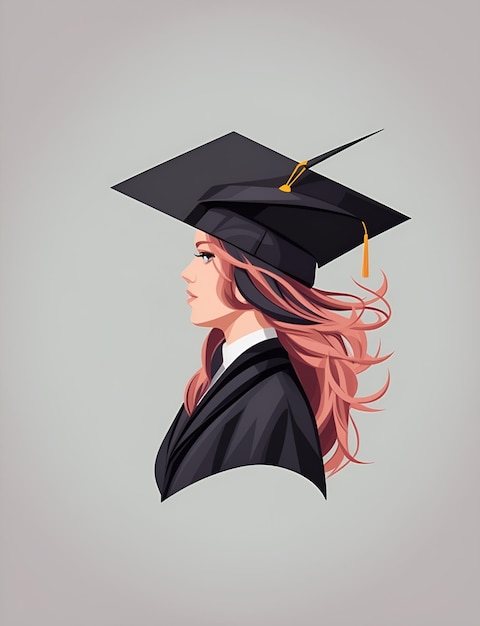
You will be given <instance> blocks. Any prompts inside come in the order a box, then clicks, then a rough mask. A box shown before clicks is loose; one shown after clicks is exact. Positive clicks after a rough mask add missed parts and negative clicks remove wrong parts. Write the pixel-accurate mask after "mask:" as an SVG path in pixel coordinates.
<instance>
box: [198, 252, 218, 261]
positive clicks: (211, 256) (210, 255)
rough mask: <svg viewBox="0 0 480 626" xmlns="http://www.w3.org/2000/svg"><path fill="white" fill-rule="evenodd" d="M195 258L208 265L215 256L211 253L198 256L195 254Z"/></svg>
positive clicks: (202, 253)
mask: <svg viewBox="0 0 480 626" xmlns="http://www.w3.org/2000/svg"><path fill="white" fill-rule="evenodd" d="M195 256H198V257H201V258H202V259H203V262H204V263H208V262H209V261H211V260H212V259H213V258H214V257H215V255H214V254H212V253H211V252H199V253H198V254H195Z"/></svg>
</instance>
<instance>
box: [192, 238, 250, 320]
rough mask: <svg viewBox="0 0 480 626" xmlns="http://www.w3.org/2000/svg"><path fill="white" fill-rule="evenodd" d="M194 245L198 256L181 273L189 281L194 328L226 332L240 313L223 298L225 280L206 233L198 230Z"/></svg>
mask: <svg viewBox="0 0 480 626" xmlns="http://www.w3.org/2000/svg"><path fill="white" fill-rule="evenodd" d="M194 243H195V248H196V252H195V257H194V259H193V260H192V262H191V263H190V264H189V265H188V266H187V267H186V268H185V269H184V270H183V272H182V274H181V276H182V278H183V279H184V280H185V281H186V282H187V294H188V300H187V302H188V304H189V305H190V307H191V309H192V313H191V316H190V320H191V322H192V324H195V326H206V327H208V328H221V329H224V328H225V327H226V326H228V325H229V324H231V323H232V321H234V319H235V318H236V317H237V316H238V315H239V314H240V313H241V311H239V310H236V309H232V308H230V307H228V306H227V305H226V304H225V303H224V302H223V300H222V299H221V295H222V291H223V284H224V278H223V277H222V276H221V275H220V273H219V271H218V269H217V264H216V263H214V262H213V259H214V258H215V256H214V254H213V251H212V247H211V245H210V244H209V243H208V242H207V236H206V234H205V233H204V232H202V231H196V233H195V242H194Z"/></svg>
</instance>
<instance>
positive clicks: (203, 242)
mask: <svg viewBox="0 0 480 626" xmlns="http://www.w3.org/2000/svg"><path fill="white" fill-rule="evenodd" d="M203 244H207V246H208V245H209V244H208V241H197V243H196V244H195V248H198V246H201V245H203Z"/></svg>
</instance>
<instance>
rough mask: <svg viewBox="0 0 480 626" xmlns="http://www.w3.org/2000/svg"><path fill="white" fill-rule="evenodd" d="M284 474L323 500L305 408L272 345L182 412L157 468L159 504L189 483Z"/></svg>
mask: <svg viewBox="0 0 480 626" xmlns="http://www.w3.org/2000/svg"><path fill="white" fill-rule="evenodd" d="M257 464H262V465H274V466H277V467H284V468H287V469H289V470H292V471H294V472H297V473H298V474H301V475H302V476H305V478H308V479H309V480H310V481H312V482H313V483H314V484H315V485H316V486H317V487H318V488H319V489H320V491H322V493H323V494H324V495H325V496H326V488H325V473H324V469H323V460H322V454H321V451H320V443H319V439H318V433H317V428H316V425H315V420H314V417H313V413H312V410H311V407H310V405H309V403H308V400H307V398H306V396H305V392H304V391H303V389H302V387H301V385H300V382H299V380H298V378H297V376H296V374H295V371H294V369H293V366H292V364H291V362H290V360H289V358H288V354H287V352H286V351H285V349H284V348H283V347H282V345H281V343H280V342H279V341H278V339H268V340H266V341H262V342H261V343H258V344H256V345H254V346H252V347H251V348H249V349H248V350H246V351H245V352H244V353H242V354H241V355H240V356H239V357H238V358H237V359H236V360H235V361H234V362H233V363H232V365H230V367H228V368H227V369H226V371H225V372H224V373H223V374H222V376H221V377H220V378H219V379H218V380H217V382H216V383H215V384H214V385H213V386H212V387H211V388H210V389H209V390H208V391H207V393H206V394H205V395H204V397H203V398H202V399H201V400H200V402H199V403H198V404H197V406H196V407H195V409H194V411H193V413H192V415H190V416H189V415H188V413H187V412H186V411H185V408H184V407H183V406H182V407H181V408H180V411H179V412H178V414H177V416H176V418H175V420H174V422H173V424H172V425H171V426H170V429H169V430H168V432H167V434H166V436H165V439H164V440H163V443H162V445H161V446H160V450H159V452H158V455H157V459H156V462H155V479H156V481H157V485H158V488H159V490H160V493H161V496H162V500H165V499H166V498H168V497H169V496H171V495H172V494H174V493H176V492H177V491H180V489H183V488H184V487H187V486H188V485H191V484H192V483H195V482H197V481H198V480H201V479H202V478H206V477H207V476H211V475H212V474H217V473H218V472H223V471H225V470H227V469H232V468H234V467H242V466H244V465H257Z"/></svg>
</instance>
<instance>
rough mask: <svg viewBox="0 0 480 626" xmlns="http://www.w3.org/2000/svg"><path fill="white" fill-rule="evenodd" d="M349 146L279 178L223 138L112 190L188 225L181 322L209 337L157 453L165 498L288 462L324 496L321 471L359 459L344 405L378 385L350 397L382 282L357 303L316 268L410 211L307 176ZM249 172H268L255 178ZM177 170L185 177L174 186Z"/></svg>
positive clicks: (260, 159) (279, 166) (271, 161)
mask: <svg viewBox="0 0 480 626" xmlns="http://www.w3.org/2000/svg"><path fill="white" fill-rule="evenodd" d="M357 141H360V140H357ZM353 143H356V142H351V144H346V145H345V146H342V147H341V148H337V149H336V150H334V151H330V152H328V153H326V154H324V155H321V156H320V157H317V158H316V159H313V160H311V161H308V162H301V163H299V164H297V165H296V166H295V168H294V169H293V171H292V172H291V174H290V176H289V177H288V179H286V175H285V174H283V175H280V176H279V177H277V176H275V174H279V172H281V171H282V170H283V171H284V172H287V169H286V168H287V167H288V169H289V170H290V171H291V161H290V160H289V159H286V158H285V157H282V156H281V155H278V154H277V153H273V152H272V151H269V150H268V149H266V148H264V147H263V146H260V145H259V144H256V143H255V142H252V141H251V140H249V139H246V138H245V137H242V136H241V135H237V134H236V133H231V134H230V135H227V136H225V137H223V138H220V139H217V140H216V141H214V142H211V143H210V144H206V145H205V146H201V147H200V148H197V149H196V150H193V151H192V152H190V153H186V154H185V155H181V156H180V157H177V158H176V159H173V160H172V161H169V162H167V163H166V164H162V165H160V166H157V168H153V169H152V170H148V171H147V172H144V173H142V174H140V175H138V176H136V177H134V178H132V179H129V180H128V181H125V182H124V183H120V184H119V185H117V186H116V187H115V189H117V190H119V191H122V192H123V193H126V194H127V195H129V196H132V197H135V198H137V199H139V200H141V201H142V202H145V203H146V204H150V205H151V206H154V207H155V208H157V209H159V210H161V211H162V212H166V213H169V214H170V215H173V216H174V217H177V218H178V219H182V220H183V221H184V222H186V223H188V224H191V225H193V226H196V228H197V233H196V236H195V246H196V249H197V252H196V255H195V258H194V260H193V261H192V262H191V264H190V265H189V266H188V267H187V268H186V269H185V270H184V272H183V274H182V277H183V278H184V280H185V281H186V282H187V294H188V296H189V299H188V303H189V304H190V306H191V308H192V312H191V321H192V323H193V324H195V325H197V326H204V327H207V328H210V329H211V331H210V333H209V334H208V336H207V338H206V340H205V342H204V346H203V350H202V367H201V368H200V370H199V371H198V372H196V373H195V374H194V376H193V377H192V378H191V380H190V381H189V383H188V384H187V387H186V390H185V396H184V404H183V406H182V407H181V409H180V411H179V413H178V414H177V416H176V418H175V420H174V422H173V424H172V425H171V427H170V429H169V431H168V433H167V435H166V437H165V439H164V441H163V443H162V445H161V447H160V450H159V453H158V456H157V460H156V464H155V476H156V480H157V484H158V487H159V489H160V492H161V494H162V499H165V498H167V497H169V496H170V495H172V494H173V493H176V492H177V491H179V490H181V489H183V488H184V487H187V486H189V485H191V484H192V483H195V482H197V481H199V480H201V479H202V478H206V477H207V476H211V475H213V474H216V473H218V472H221V471H224V470H227V469H231V468H234V467H241V466H245V465H253V464H266V465H274V466H278V467H283V468H286V469H290V470H292V471H294V472H297V473H299V474H301V475H303V476H304V477H306V478H307V479H309V480H310V481H312V482H313V483H314V484H315V485H316V486H317V487H318V488H319V489H320V490H321V491H322V492H323V493H324V494H326V489H325V470H326V471H327V472H328V473H330V474H334V473H335V472H338V471H339V470H340V469H342V468H343V467H344V466H345V465H346V464H347V463H349V462H351V461H353V462H359V461H358V460H357V459H356V454H357V450H358V435H357V431H356V427H355V424H354V422H353V420H352V418H351V414H350V412H351V409H359V410H370V409H368V408H367V407H366V405H367V404H368V403H370V402H372V401H374V400H377V399H378V398H379V397H381V396H382V395H383V394H384V393H385V391H386V388H387V386H388V381H387V383H386V384H385V385H384V386H383V388H382V389H380V390H379V391H378V392H377V393H375V394H372V395H370V396H368V397H366V398H358V397H356V391H357V386H358V384H357V377H358V375H359V374H360V373H361V372H363V371H365V370H366V369H367V368H368V367H370V366H371V365H373V364H375V363H379V362H381V361H383V360H384V358H386V357H380V356H378V354H376V355H373V356H372V355H369V354H368V352H367V339H366V332H367V331H368V330H373V329H377V328H379V327H381V326H383V325H384V324H385V323H386V322H387V321H388V319H389V317H390V309H389V306H388V303H387V302H386V300H385V298H384V296H385V293H386V289H387V282H386V279H385V277H384V280H383V284H382V285H381V287H380V289H379V290H378V291H373V290H370V289H367V288H365V287H364V289H365V290H366V291H367V292H369V294H370V295H369V296H368V297H367V298H364V299H362V298H360V297H355V296H349V295H346V294H337V293H329V292H325V291H320V290H318V289H314V288H313V281H314V278H315V265H323V264H324V263H326V262H328V261H329V260H331V259H332V258H336V257H337V256H339V255H340V254H342V253H343V252H345V251H346V250H347V249H350V248H351V247H354V246H356V245H357V244H358V243H360V239H359V237H360V232H361V234H362V235H363V232H364V231H365V233H366V222H367V223H368V224H369V231H370V233H372V232H373V234H374V235H375V234H378V233H380V232H383V231H384V230H387V229H388V228H391V227H392V226H395V225H396V224H399V223H400V222H402V221H404V220H405V219H407V218H406V217H405V216H403V215H401V214H399V213H397V212H395V211H393V210H392V209H389V208H388V207H385V206H384V205H380V204H379V203H377V202H375V201H373V200H370V199H368V198H365V196H361V195H360V194H356V192H353V191H352V190H349V189H347V188H346V187H343V186H341V185H339V184H338V183H334V182H333V181H329V180H328V179H325V178H324V177H321V176H319V175H317V174H314V173H312V172H308V171H307V170H308V168H309V167H311V166H312V165H315V164H316V163H318V162H320V161H321V160H323V159H324V158H327V157H328V156H331V155H332V154H334V153H337V152H339V151H340V150H343V149H345V148H346V147H348V146H350V145H353ZM212 163H213V166H212ZM252 168H253V169H252ZM256 168H258V170H259V171H261V172H264V174H265V175H266V176H268V178H262V179H260V180H259V179H258V176H257V179H254V182H253V183H252V178H249V177H251V176H252V172H253V171H254V170H255V169H256ZM306 171H307V173H306V175H305V176H304V177H303V180H302V181H301V182H300V184H297V181H298V179H299V178H300V177H302V175H303V174H304V172H306ZM179 172H181V173H182V174H185V172H187V173H190V177H189V180H188V183H187V184H184V186H183V188H182V189H179V183H180V182H181V180H182V177H181V176H180V175H179V174H178V173H179ZM192 172H193V173H192ZM245 180H246V181H248V182H242V181H245ZM218 181H221V182H222V183H223V184H222V185H214V186H212V182H218ZM279 184H280V186H279ZM293 185H296V187H295V191H294V192H292V186H293ZM353 205H355V207H357V208H358V211H359V213H353V212H352V211H351V209H350V210H347V208H349V207H351V206H353ZM363 241H364V248H366V247H367V243H368V241H367V238H366V235H365V236H364V237H363ZM365 251H366V250H365ZM365 261H366V259H365ZM364 264H366V263H364ZM379 303H380V304H381V305H383V308H379V306H378V304H379ZM372 313H373V320H371V321H366V320H365V314H370V315H371V314H372ZM351 430H353V433H354V434H355V437H356V441H357V444H356V446H355V449H354V450H353V451H352V450H351V449H350V446H349V432H350V431H351ZM327 455H328V459H327V458H326V459H325V467H324V462H323V457H327Z"/></svg>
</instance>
